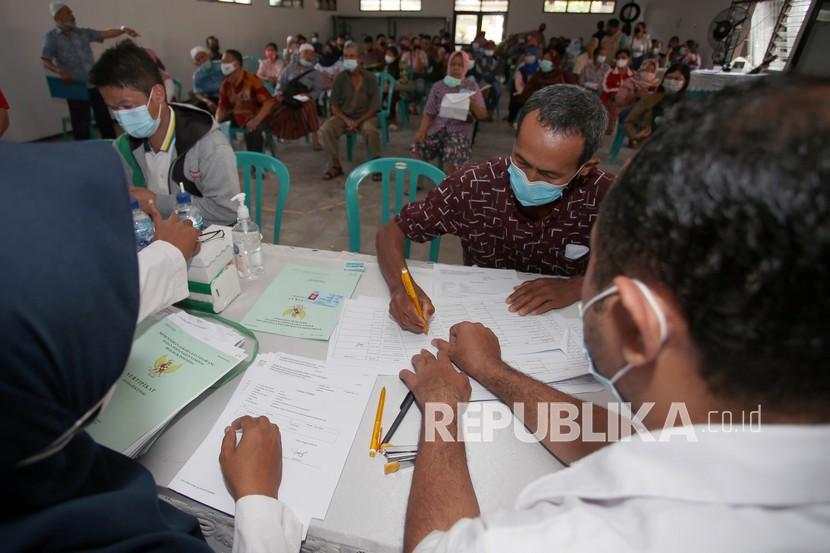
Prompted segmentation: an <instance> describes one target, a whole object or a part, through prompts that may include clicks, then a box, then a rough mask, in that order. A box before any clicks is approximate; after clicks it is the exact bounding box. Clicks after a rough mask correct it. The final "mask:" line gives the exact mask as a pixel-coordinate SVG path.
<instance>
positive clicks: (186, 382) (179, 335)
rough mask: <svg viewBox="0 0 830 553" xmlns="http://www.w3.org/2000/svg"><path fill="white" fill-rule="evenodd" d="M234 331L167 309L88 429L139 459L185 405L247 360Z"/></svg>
mask: <svg viewBox="0 0 830 553" xmlns="http://www.w3.org/2000/svg"><path fill="white" fill-rule="evenodd" d="M242 341H243V337H242V336H241V335H239V334H238V333H237V332H236V331H234V330H233V329H230V328H227V327H224V326H222V325H219V324H217V323H213V322H211V321H207V320H205V319H200V318H197V317H193V316H192V315H188V314H187V313H185V312H183V311H178V310H168V311H165V312H164V313H163V314H162V316H161V318H156V319H153V320H148V321H146V323H145V324H143V325H142V327H141V329H140V331H139V336H138V337H137V338H136V340H135V341H134V342H133V348H132V351H131V353H130V357H129V359H128V360H127V366H126V368H125V369H124V373H123V374H122V375H121V379H120V380H119V382H118V385H117V386H116V387H115V392H114V394H113V397H112V400H111V401H110V403H109V405H107V407H106V409H105V410H104V411H103V412H102V413H101V414H100V415H99V416H98V418H97V419H95V422H94V423H92V425H91V426H90V427H89V429H88V431H89V433H90V434H91V435H92V437H93V438H94V439H95V440H96V441H97V442H98V443H100V444H102V445H105V446H107V447H109V448H111V449H114V450H116V451H120V452H122V453H124V454H125V455H128V456H131V457H135V456H137V455H139V454H141V453H143V452H144V450H145V449H146V447H147V446H148V444H151V443H152V441H153V439H154V438H155V437H156V435H157V434H158V433H159V432H160V431H161V430H162V429H163V428H164V427H165V426H166V425H167V423H168V422H170V420H171V419H172V418H173V417H174V416H175V415H176V414H177V413H178V412H179V411H181V410H182V409H183V408H184V407H185V406H186V405H187V404H189V403H190V402H191V401H193V400H194V399H196V398H197V397H199V396H200V395H201V394H202V393H203V392H204V391H205V390H207V389H208V388H209V387H210V386H212V385H213V384H214V383H215V382H216V381H218V380H219V379H220V378H222V377H223V376H224V375H225V374H227V373H228V372H229V371H230V370H231V369H233V368H234V367H235V366H236V365H238V364H239V363H241V362H242V361H244V360H245V358H246V357H247V353H245V351H244V350H243V349H241V348H240V347H238V345H239V344H240V343H241V342H242Z"/></svg>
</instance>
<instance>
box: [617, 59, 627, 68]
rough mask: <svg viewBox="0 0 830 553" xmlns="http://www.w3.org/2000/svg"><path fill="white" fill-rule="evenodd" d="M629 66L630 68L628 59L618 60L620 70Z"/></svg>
mask: <svg viewBox="0 0 830 553" xmlns="http://www.w3.org/2000/svg"><path fill="white" fill-rule="evenodd" d="M627 66H628V60H627V59H625V58H620V59H618V60H617V67H619V68H620V69H622V68H623V67H627Z"/></svg>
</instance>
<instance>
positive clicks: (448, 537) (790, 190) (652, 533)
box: [401, 79, 830, 553]
mask: <svg viewBox="0 0 830 553" xmlns="http://www.w3.org/2000/svg"><path fill="white" fill-rule="evenodd" d="M828 93H830V82H828V81H827V80H822V81H819V80H811V81H810V80H779V79H764V80H763V81H758V82H756V83H753V84H752V85H751V86H749V87H732V88H729V89H726V90H724V91H721V92H719V93H717V94H715V95H713V96H712V97H711V98H710V99H708V100H706V101H703V102H700V103H694V104H689V105H681V106H679V108H678V109H679V110H681V111H682V116H678V117H677V118H676V119H675V120H674V122H673V123H672V125H666V126H664V127H661V129H660V131H659V132H658V133H657V134H655V135H654V137H653V138H652V139H651V140H649V141H648V142H647V143H646V144H645V145H644V146H643V147H642V149H641V150H640V151H639V152H638V153H637V155H636V157H635V158H634V159H633V161H632V163H631V165H630V166H629V167H628V168H627V169H626V170H625V172H624V173H623V174H622V175H621V176H620V178H619V180H618V182H617V183H616V184H615V185H614V186H613V187H612V188H611V191H610V192H609V194H608V196H607V197H606V199H605V201H604V202H603V205H602V208H601V211H600V215H599V219H598V222H597V224H596V225H595V226H594V229H593V238H592V243H593V244H594V255H592V256H591V261H590V264H589V267H588V271H587V274H586V276H585V280H584V284H583V292H582V297H583V302H584V303H583V304H582V313H583V327H584V334H585V345H586V349H587V352H588V353H589V354H590V356H591V358H592V359H593V361H594V363H595V365H594V364H592V370H593V371H595V372H594V374H595V375H596V376H598V378H599V379H600V380H602V381H604V382H606V384H608V385H609V386H610V388H611V390H612V391H614V392H616V393H617V394H619V395H620V396H621V397H622V398H624V401H626V402H630V403H631V409H632V411H633V412H634V413H637V414H638V417H637V420H639V421H640V422H641V424H642V425H643V427H644V428H643V431H642V432H638V433H637V434H636V435H635V436H633V437H632V438H631V439H630V440H627V441H621V442H619V443H613V444H609V443H607V442H606V441H598V442H590V441H588V439H589V438H588V435H587V434H586V432H587V431H588V430H589V428H587V427H588V425H589V422H588V417H577V418H576V419H575V420H576V422H577V423H579V424H580V427H581V431H582V433H581V434H580V435H579V436H577V437H576V438H570V439H566V437H565V436H564V435H563V433H562V432H560V430H563V429H565V428H567V427H565V426H560V425H559V424H558V423H561V420H562V419H561V418H560V419H559V420H554V425H552V426H549V427H548V426H543V427H541V428H540V427H539V423H538V420H537V416H538V414H539V411H540V410H542V409H548V408H549V407H550V406H551V404H552V403H553V404H557V403H558V404H559V405H560V407H561V406H566V407H567V406H569V405H570V406H574V407H577V408H582V410H581V411H579V412H580V413H587V412H589V411H590V413H591V414H592V415H593V421H594V424H593V425H591V426H592V428H590V429H592V430H593V431H595V432H606V431H608V433H609V434H612V432H611V430H612V426H610V425H608V424H607V421H608V419H607V418H606V415H607V412H606V410H605V409H603V408H601V407H599V406H590V405H588V406H587V408H586V406H583V405H582V404H581V402H580V401H579V400H577V399H576V398H573V397H571V396H568V395H566V394H563V393H561V392H558V391H556V390H555V389H553V388H550V387H548V386H546V385H545V384H543V383H540V382H537V381H535V380H533V379H531V378H528V377H526V376H524V375H522V374H520V373H518V372H516V371H514V370H513V369H511V368H510V367H509V366H507V365H506V364H505V363H504V362H503V361H502V360H501V356H500V349H499V343H498V340H497V338H496V337H495V335H493V333H492V332H490V331H489V330H488V329H487V328H485V327H484V326H482V325H480V324H473V323H461V324H459V325H456V326H455V327H453V328H452V330H451V331H450V337H449V341H448V342H447V341H444V340H436V341H435V345H436V346H437V347H438V350H439V353H438V357H437V358H436V357H434V356H433V355H432V354H430V353H429V352H426V351H424V352H422V353H421V354H420V355H417V356H415V357H414V358H413V365H414V368H415V372H414V373H412V372H410V371H402V373H401V378H402V379H403V380H404V382H405V383H406V384H407V385H408V386H409V387H410V389H411V390H412V391H413V392H414V394H415V397H416V400H417V402H418V404H419V406H420V407H421V408H422V410H423V411H425V413H426V415H425V417H424V418H425V425H424V426H425V428H424V429H423V430H422V433H421V443H420V446H419V451H418V460H417V463H416V466H415V472H414V475H413V479H412V488H411V492H410V497H409V507H408V510H407V515H406V527H405V538H404V551H405V552H406V553H409V552H410V551H413V550H416V551H417V552H418V553H427V552H450V551H451V552H453V553H464V552H468V551H469V552H472V551H492V552H497V551H498V552H502V551H522V552H534V551H562V552H565V551H567V552H568V553H574V552H581V551H585V552H598V551H632V552H634V551H636V552H644V551H674V552H677V551H689V552H692V551H694V552H698V551H707V552H729V553H732V552H735V551H753V552H772V551H819V550H826V549H827V544H828V543H830V479H828V478H827V468H826V467H827V452H828V451H830V424H828V423H829V422H830V395H828V390H830V363H828V357H827V352H828V351H830V332H828V328H827V313H828V311H830V273H828V271H830V228H828V223H827V221H828V220H830V187H828V183H830V165H828V164H827V162H826V160H828V159H830V138H828V134H827V132H826V129H827V127H828V125H830V108H828V106H827V105H826V102H822V101H821V100H822V99H824V98H826V97H827V94H828ZM758 114H764V116H763V117H760V116H759V115H758ZM453 363H454V364H455V366H457V367H458V368H459V369H461V370H462V371H463V372H462V373H459V372H457V371H456V370H455V369H454V368H453ZM465 373H466V375H469V376H470V377H473V378H475V379H476V380H478V381H479V382H480V383H481V384H483V385H484V386H485V387H487V388H488V389H489V390H490V391H491V392H493V393H494V394H495V395H496V396H498V397H499V398H500V399H502V400H503V401H504V402H505V403H507V405H508V406H510V407H511V408H512V409H514V413H515V414H516V415H517V416H520V413H523V422H524V424H525V426H527V428H528V429H529V430H531V431H533V432H538V437H539V438H540V439H541V443H542V445H543V446H544V447H546V448H547V449H548V450H549V451H550V453H551V454H552V455H554V456H556V457H557V458H558V459H560V460H561V461H563V462H564V463H566V464H570V465H571V466H570V467H568V468H565V469H563V470H561V471H559V472H555V473H552V474H550V475H547V476H545V477H542V478H541V479H539V480H537V481H536V482H533V483H531V484H530V485H528V486H527V487H526V488H525V489H524V490H523V491H522V492H521V493H520V494H519V496H518V499H517V501H516V505H515V507H514V509H513V510H510V511H500V512H495V513H485V514H482V513H481V512H480V510H479V506H478V502H477V499H476V495H475V490H474V488H473V484H472V482H471V480H470V475H469V472H468V469H467V463H466V457H465V448H464V443H463V441H459V440H457V439H456V438H458V437H459V431H458V430H456V429H455V426H454V425H450V426H449V427H448V428H446V427H445V429H446V430H448V433H446V434H444V435H442V434H441V432H433V433H432V434H433V436H434V438H435V439H432V440H429V439H427V438H426V436H427V432H426V430H427V429H429V428H430V426H431V422H434V421H432V419H438V418H440V417H430V416H429V413H430V410H429V409H425V406H427V405H432V406H433V407H434V406H435V405H434V404H439V405H438V406H439V407H444V409H445V410H446V411H447V412H448V413H452V414H453V415H454V416H455V418H456V419H457V418H458V415H459V410H460V407H459V404H460V403H463V402H464V401H466V400H467V399H468V398H469V394H470V387H469V381H468V378H467V376H466V375H465ZM440 404H443V405H440ZM519 406H521V408H522V409H523V412H522V411H519ZM542 420H543V421H544V420H545V419H544V418H542ZM551 429H552V430H551ZM646 429H647V430H646ZM580 436H581V438H580ZM606 437H607V436H606ZM611 441H614V440H611ZM517 470H521V469H520V460H517Z"/></svg>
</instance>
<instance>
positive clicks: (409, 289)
mask: <svg viewBox="0 0 830 553" xmlns="http://www.w3.org/2000/svg"><path fill="white" fill-rule="evenodd" d="M401 280H402V281H403V287H404V290H406V295H407V296H409V299H410V301H412V304H413V305H414V306H415V310H416V311H417V312H418V315H420V316H421V318H422V319H423V320H424V332H426V333H427V334H428V333H429V322H428V321H427V317H426V315H424V310H423V308H422V307H421V302H420V301H418V294H416V293H415V285H414V284H413V283H412V276H411V275H410V274H409V271H407V270H406V269H401Z"/></svg>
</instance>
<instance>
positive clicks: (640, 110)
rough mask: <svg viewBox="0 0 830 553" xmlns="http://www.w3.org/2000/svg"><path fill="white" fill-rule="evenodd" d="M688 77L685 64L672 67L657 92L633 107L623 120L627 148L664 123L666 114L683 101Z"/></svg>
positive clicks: (688, 71)
mask: <svg viewBox="0 0 830 553" xmlns="http://www.w3.org/2000/svg"><path fill="white" fill-rule="evenodd" d="M690 77H691V71H690V70H689V67H688V66H687V65H686V64H683V63H678V64H675V65H672V66H671V67H670V68H669V69H668V70H667V71H666V74H665V76H664V77H663V81H662V82H661V83H660V86H659V87H658V88H657V91H656V92H655V93H654V94H649V95H648V96H644V97H643V98H642V99H641V100H640V101H639V102H637V103H636V104H635V105H634V108H633V109H632V110H631V112H630V113H629V114H628V117H626V118H625V127H624V130H625V135H626V136H627V137H628V145H629V147H631V148H636V147H637V146H638V145H639V144H640V143H641V142H642V141H643V140H645V139H646V138H648V137H649V136H651V135H652V133H653V132H654V130H655V128H656V127H657V126H659V125H661V124H662V123H663V122H664V120H665V114H666V112H667V111H669V110H670V108H671V107H672V106H674V105H675V104H676V103H677V102H679V101H680V100H682V99H683V97H684V95H685V92H686V89H687V88H688V87H689V79H690Z"/></svg>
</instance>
